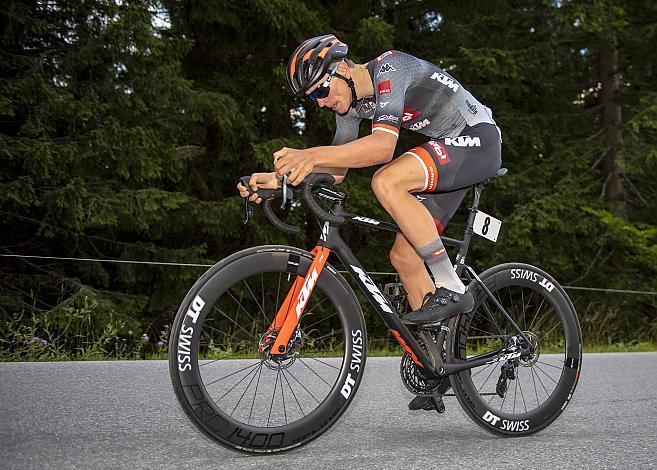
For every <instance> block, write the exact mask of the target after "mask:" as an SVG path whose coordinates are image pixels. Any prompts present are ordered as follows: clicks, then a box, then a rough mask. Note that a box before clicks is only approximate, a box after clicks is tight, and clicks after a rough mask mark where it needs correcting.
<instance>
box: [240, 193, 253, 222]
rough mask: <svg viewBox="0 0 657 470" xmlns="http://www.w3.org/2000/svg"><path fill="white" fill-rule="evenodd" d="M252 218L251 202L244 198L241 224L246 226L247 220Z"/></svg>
mask: <svg viewBox="0 0 657 470" xmlns="http://www.w3.org/2000/svg"><path fill="white" fill-rule="evenodd" d="M251 217H253V206H252V205H251V202H250V201H249V198H248V197H245V198H244V220H243V221H242V223H243V224H244V225H246V224H247V223H249V219H250V218H251Z"/></svg>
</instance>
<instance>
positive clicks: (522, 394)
mask: <svg viewBox="0 0 657 470" xmlns="http://www.w3.org/2000/svg"><path fill="white" fill-rule="evenodd" d="M516 381H517V382H518V387H520V398H522V404H523V406H524V407H525V413H527V403H526V402H525V394H524V393H522V384H521V383H520V367H518V366H516Z"/></svg>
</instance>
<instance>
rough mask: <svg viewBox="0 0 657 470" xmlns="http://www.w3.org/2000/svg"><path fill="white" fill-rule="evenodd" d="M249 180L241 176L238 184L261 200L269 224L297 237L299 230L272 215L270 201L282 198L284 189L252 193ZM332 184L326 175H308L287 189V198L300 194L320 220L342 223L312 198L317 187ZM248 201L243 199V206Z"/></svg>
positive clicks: (260, 190)
mask: <svg viewBox="0 0 657 470" xmlns="http://www.w3.org/2000/svg"><path fill="white" fill-rule="evenodd" d="M250 179H251V177H250V176H242V177H241V178H240V183H242V185H244V186H245V187H246V189H247V191H248V192H249V196H251V195H252V194H253V193H254V192H257V193H258V196H259V197H261V198H262V199H263V201H264V202H263V210H264V212H265V216H266V217H267V220H269V222H271V224H272V225H273V226H274V227H276V228H277V229H279V230H280V231H282V232H285V233H289V234H291V235H297V234H298V233H299V232H300V231H301V229H300V228H299V227H297V226H295V225H290V224H286V223H285V222H283V221H282V220H281V219H279V218H278V216H277V215H276V214H275V213H274V210H273V209H272V207H271V204H272V201H273V200H274V199H280V198H282V197H283V190H284V189H258V190H257V191H253V190H252V189H251V187H250V186H249V180H250ZM332 184H335V178H333V176H331V175H329V174H327V173H310V174H309V175H308V176H306V178H304V180H303V182H302V183H301V184H300V185H299V186H298V187H296V188H293V189H292V191H290V188H287V193H288V195H287V198H288V199H292V198H293V197H294V194H295V193H296V194H298V193H299V192H301V196H303V199H304V201H305V202H306V204H307V205H308V207H309V208H310V210H311V211H312V212H313V213H314V214H315V215H316V216H317V217H319V218H320V220H328V221H329V222H333V223H338V224H339V223H342V222H344V217H342V216H339V215H334V214H331V213H329V212H327V211H326V210H324V209H323V208H322V207H321V206H320V205H319V204H318V203H317V201H316V200H315V197H314V196H313V190H314V189H315V188H317V187H320V186H330V185H332ZM290 192H291V193H292V197H290V196H289V193H290ZM248 203H249V200H248V198H245V204H248Z"/></svg>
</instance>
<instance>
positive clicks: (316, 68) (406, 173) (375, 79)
mask: <svg viewBox="0 0 657 470" xmlns="http://www.w3.org/2000/svg"><path fill="white" fill-rule="evenodd" d="M347 52H348V47H347V45H346V44H344V43H343V42H341V41H339V40H338V39H337V38H336V37H335V36H334V35H332V34H328V35H323V36H318V37H313V38H310V39H308V40H306V41H304V42H303V43H302V44H301V45H300V46H299V47H297V49H296V50H295V51H294V53H293V54H292V56H291V58H290V60H289V62H288V64H287V80H288V84H289V86H290V88H291V89H292V91H293V92H294V93H295V95H297V96H300V95H303V94H305V95H306V97H307V98H309V99H310V100H312V101H314V102H316V103H317V105H318V106H320V107H326V108H330V109H332V110H333V111H334V112H335V114H336V117H335V119H336V132H335V136H334V137H333V142H332V145H331V146H325V147H314V148H308V149H292V148H283V149H281V150H279V151H277V152H275V153H274V167H275V168H276V171H275V172H272V173H254V174H253V175H252V177H251V180H250V183H249V184H250V186H251V187H252V189H253V190H257V188H258V187H263V188H276V187H278V186H279V177H280V176H282V175H284V174H288V182H289V183H291V184H293V185H296V184H299V183H300V182H301V181H302V180H303V179H304V178H305V177H306V176H307V175H308V174H309V173H310V172H313V171H314V172H324V173H330V174H332V175H333V176H334V177H335V178H336V181H337V182H338V183H339V182H341V181H342V180H343V179H344V177H345V174H346V173H347V170H348V169H349V168H363V167H369V166H373V165H381V164H382V165H383V166H382V167H381V168H379V169H378V170H377V171H376V173H375V174H374V177H373V178H372V189H373V190H374V194H375V195H376V197H377V199H378V200H379V202H380V203H381V204H382V206H383V207H384V208H385V209H386V211H387V212H388V213H389V214H390V215H391V216H392V218H393V219H394V220H395V222H396V223H397V224H398V225H399V227H400V228H401V230H402V233H401V234H398V235H397V237H396V239H395V243H394V245H393V247H392V250H391V251H390V261H391V263H392V265H393V266H394V267H395V269H396V270H397V272H398V273H399V276H400V278H401V281H402V283H403V285H404V288H405V289H406V291H407V293H408V298H409V303H410V305H411V308H412V309H413V311H412V312H410V313H407V314H406V315H405V316H404V317H403V318H402V320H403V321H404V323H406V324H410V325H418V326H421V325H424V326H426V325H431V324H435V323H438V322H441V321H443V320H446V319H447V318H450V317H451V316H453V315H455V314H457V313H462V312H469V311H471V310H472V309H473V308H474V299H473V296H472V293H470V292H469V291H468V289H467V288H466V287H465V285H464V284H463V283H462V282H461V280H460V279H459V277H458V276H457V275H456V273H455V271H454V268H453V266H452V263H451V261H450V260H449V257H448V255H447V253H446V251H445V248H444V246H443V244H442V242H441V240H440V237H439V235H440V234H441V233H442V232H443V230H444V229H445V227H446V226H447V223H448V222H449V220H450V218H451V217H452V216H453V215H454V213H455V212H456V209H457V208H458V206H459V204H460V203H461V201H462V200H463V197H464V196H465V193H466V192H467V189H462V190H459V191H455V192H451V193H444V194H435V191H448V190H450V189H453V188H463V187H467V186H469V185H472V184H474V183H476V182H478V181H481V180H484V179H486V178H489V177H492V176H493V175H495V174H496V172H497V170H498V169H499V168H500V165H501V163H502V161H501V133H500V131H499V128H498V127H497V125H496V124H495V121H494V120H493V117H492V113H491V110H490V109H489V108H487V107H486V106H484V105H482V104H481V103H480V102H479V101H478V100H477V99H475V98H474V97H473V96H472V94H470V93H469V92H468V91H467V90H466V89H465V88H463V86H462V85H461V84H460V83H459V82H458V81H456V79H454V78H453V77H452V76H451V75H450V74H449V73H447V72H446V71H445V70H443V69H441V68H440V67H437V66H436V65H433V64H431V63H429V62H426V61H424V60H422V59H418V58H416V57H413V56H411V55H409V54H406V53H404V52H400V51H394V50H390V51H387V52H384V53H383V54H381V55H380V56H378V57H377V58H376V59H374V60H372V61H370V62H368V63H366V64H354V63H353V62H352V61H351V60H349V59H348V58H347ZM362 119H369V120H371V121H372V133H371V134H370V135H367V136H364V137H361V138H359V137H358V130H359V124H360V121H361V120H362ZM400 128H404V129H409V130H412V131H415V132H419V133H421V134H424V135H426V136H427V137H428V138H429V140H428V141H427V142H425V143H423V144H422V145H420V146H418V147H415V148H413V149H410V150H408V151H406V152H405V153H403V154H402V155H400V156H399V157H397V158H396V159H394V160H393V154H394V151H395V147H396V145H397V139H398V137H399V131H400ZM238 189H239V191H240V194H241V196H242V197H247V196H248V192H247V191H246V188H244V187H243V186H242V185H238ZM251 199H252V200H254V201H256V202H260V199H259V198H258V196H257V193H256V194H254V195H253V196H252V197H251ZM425 263H426V265H427V266H428V267H429V270H430V271H431V273H432V274H433V277H434V280H435V283H434V282H433V281H432V280H431V278H430V277H429V274H428V272H427V270H426V269H425V268H424V264H425Z"/></svg>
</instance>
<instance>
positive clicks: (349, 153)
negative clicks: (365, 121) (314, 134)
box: [307, 132, 397, 168]
mask: <svg viewBox="0 0 657 470" xmlns="http://www.w3.org/2000/svg"><path fill="white" fill-rule="evenodd" d="M381 134H383V133H382V132H375V133H374V134H371V135H368V136H365V137H362V138H360V139H357V140H354V141H353V142H348V143H346V144H342V145H333V146H326V147H313V148H310V149H307V151H308V152H311V153H312V155H313V158H314V161H315V165H316V166H320V167H325V168H366V167H368V166H373V165H380V164H382V163H388V162H389V161H390V160H391V159H392V155H393V152H394V150H395V145H396V144H397V139H396V138H395V137H394V136H388V135H387V134H383V135H381Z"/></svg>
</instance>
